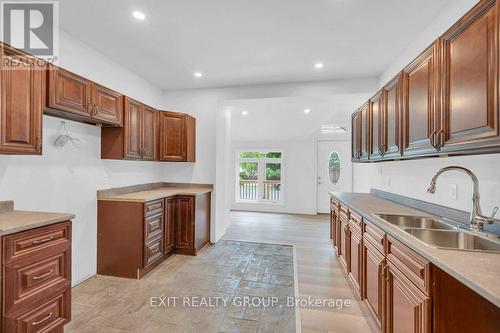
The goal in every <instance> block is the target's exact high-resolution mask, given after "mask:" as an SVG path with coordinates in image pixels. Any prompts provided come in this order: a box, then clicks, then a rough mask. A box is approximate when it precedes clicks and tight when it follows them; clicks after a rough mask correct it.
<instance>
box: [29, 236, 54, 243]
mask: <svg viewBox="0 0 500 333" xmlns="http://www.w3.org/2000/svg"><path fill="white" fill-rule="evenodd" d="M53 239H54V236H50V237H47V238H42V239H35V240H34V241H32V242H31V244H41V243H46V242H48V241H50V240H53Z"/></svg>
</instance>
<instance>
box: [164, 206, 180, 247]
mask: <svg viewBox="0 0 500 333" xmlns="http://www.w3.org/2000/svg"><path fill="white" fill-rule="evenodd" d="M176 206H177V198H176V197H170V198H165V236H164V238H165V247H164V248H163V253H164V254H165V255H168V254H169V253H171V252H172V251H173V250H174V249H175V220H176V215H175V214H176Z"/></svg>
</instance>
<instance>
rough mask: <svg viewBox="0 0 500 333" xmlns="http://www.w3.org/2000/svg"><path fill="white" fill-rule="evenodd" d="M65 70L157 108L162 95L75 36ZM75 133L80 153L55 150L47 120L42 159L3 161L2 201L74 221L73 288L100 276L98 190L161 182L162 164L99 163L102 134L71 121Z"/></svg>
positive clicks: (54, 125)
mask: <svg viewBox="0 0 500 333" xmlns="http://www.w3.org/2000/svg"><path fill="white" fill-rule="evenodd" d="M60 38H61V39H60V65H61V66H62V67H64V68H66V69H68V70H71V71H73V72H75V73H77V74H80V75H82V76H85V77H87V78H89V79H92V80H95V81H96V82H98V83H101V84H103V85H105V86H108V87H110V88H112V89H115V90H117V91H120V92H122V93H124V94H126V95H128V96H131V97H133V98H136V99H138V100H140V101H143V102H145V103H147V104H150V105H151V106H153V107H161V106H162V105H163V104H162V103H163V91H162V90H161V89H159V88H158V87H156V86H154V85H152V84H151V83H149V82H148V81H146V80H144V79H142V78H141V77H139V76H137V75H136V74H134V73H132V72H131V71H129V70H127V69H125V68H123V67H121V66H119V65H118V64H116V63H114V62H113V61H112V60H110V59H109V58H106V57H105V56H103V55H101V54H100V53H99V52H97V51H96V50H94V49H92V48H90V47H88V46H86V45H84V44H82V43H80V42H79V41H77V40H75V39H74V38H72V37H71V36H69V35H67V34H65V33H63V32H62V33H61V35H60ZM67 125H68V126H67V127H68V129H69V130H70V132H71V133H72V134H73V135H74V136H76V137H78V138H81V139H84V140H85V141H86V145H85V146H83V147H81V149H80V150H76V149H75V148H73V147H72V146H70V145H68V146H66V147H64V148H62V149H59V148H55V147H54V146H53V145H52V142H53V140H54V138H55V137H57V135H58V133H59V127H60V119H57V118H53V117H49V116H44V117H43V155H42V156H7V155H0V199H1V200H6V199H9V200H14V201H15V207H16V208H17V209H23V210H35V211H55V212H68V213H73V214H75V215H76V218H75V220H74V221H73V253H72V259H73V284H76V283H78V282H81V281H82V280H84V279H86V278H88V277H90V276H92V275H94V274H95V273H96V250H97V248H96V246H97V230H96V226H97V224H96V219H97V218H96V217H97V208H96V207H97V202H96V190H98V189H103V188H108V187H116V186H125V185H133V184H140V183H147V182H156V181H160V180H162V176H163V174H162V171H161V164H160V163H152V162H135V161H109V160H101V159H100V137H101V134H100V133H101V130H100V128H98V127H96V126H91V125H85V124H81V123H76V122H70V121H67Z"/></svg>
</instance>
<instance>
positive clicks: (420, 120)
mask: <svg viewBox="0 0 500 333" xmlns="http://www.w3.org/2000/svg"><path fill="white" fill-rule="evenodd" d="M438 58H439V46H438V43H434V44H432V45H431V46H430V47H429V48H427V50H425V51H424V52H423V53H422V54H421V55H420V56H418V57H417V59H415V60H414V61H413V62H412V63H411V64H410V65H409V66H407V67H406V68H405V69H404V70H403V124H404V126H403V139H404V154H405V155H421V154H426V153H435V152H437V149H436V147H435V138H436V132H437V128H436V124H435V120H436V118H437V114H438V111H439V110H438V103H437V100H436V92H437V91H436V90H437V73H438V70H437V63H438V61H437V59H438Z"/></svg>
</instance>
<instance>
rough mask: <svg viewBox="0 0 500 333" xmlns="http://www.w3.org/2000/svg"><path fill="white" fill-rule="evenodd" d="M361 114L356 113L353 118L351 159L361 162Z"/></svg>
mask: <svg viewBox="0 0 500 333" xmlns="http://www.w3.org/2000/svg"><path fill="white" fill-rule="evenodd" d="M360 135H361V113H360V112H359V111H356V112H355V113H353V115H352V117H351V144H352V147H351V158H352V160H353V161H357V160H359V157H360V154H361V137H360Z"/></svg>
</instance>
